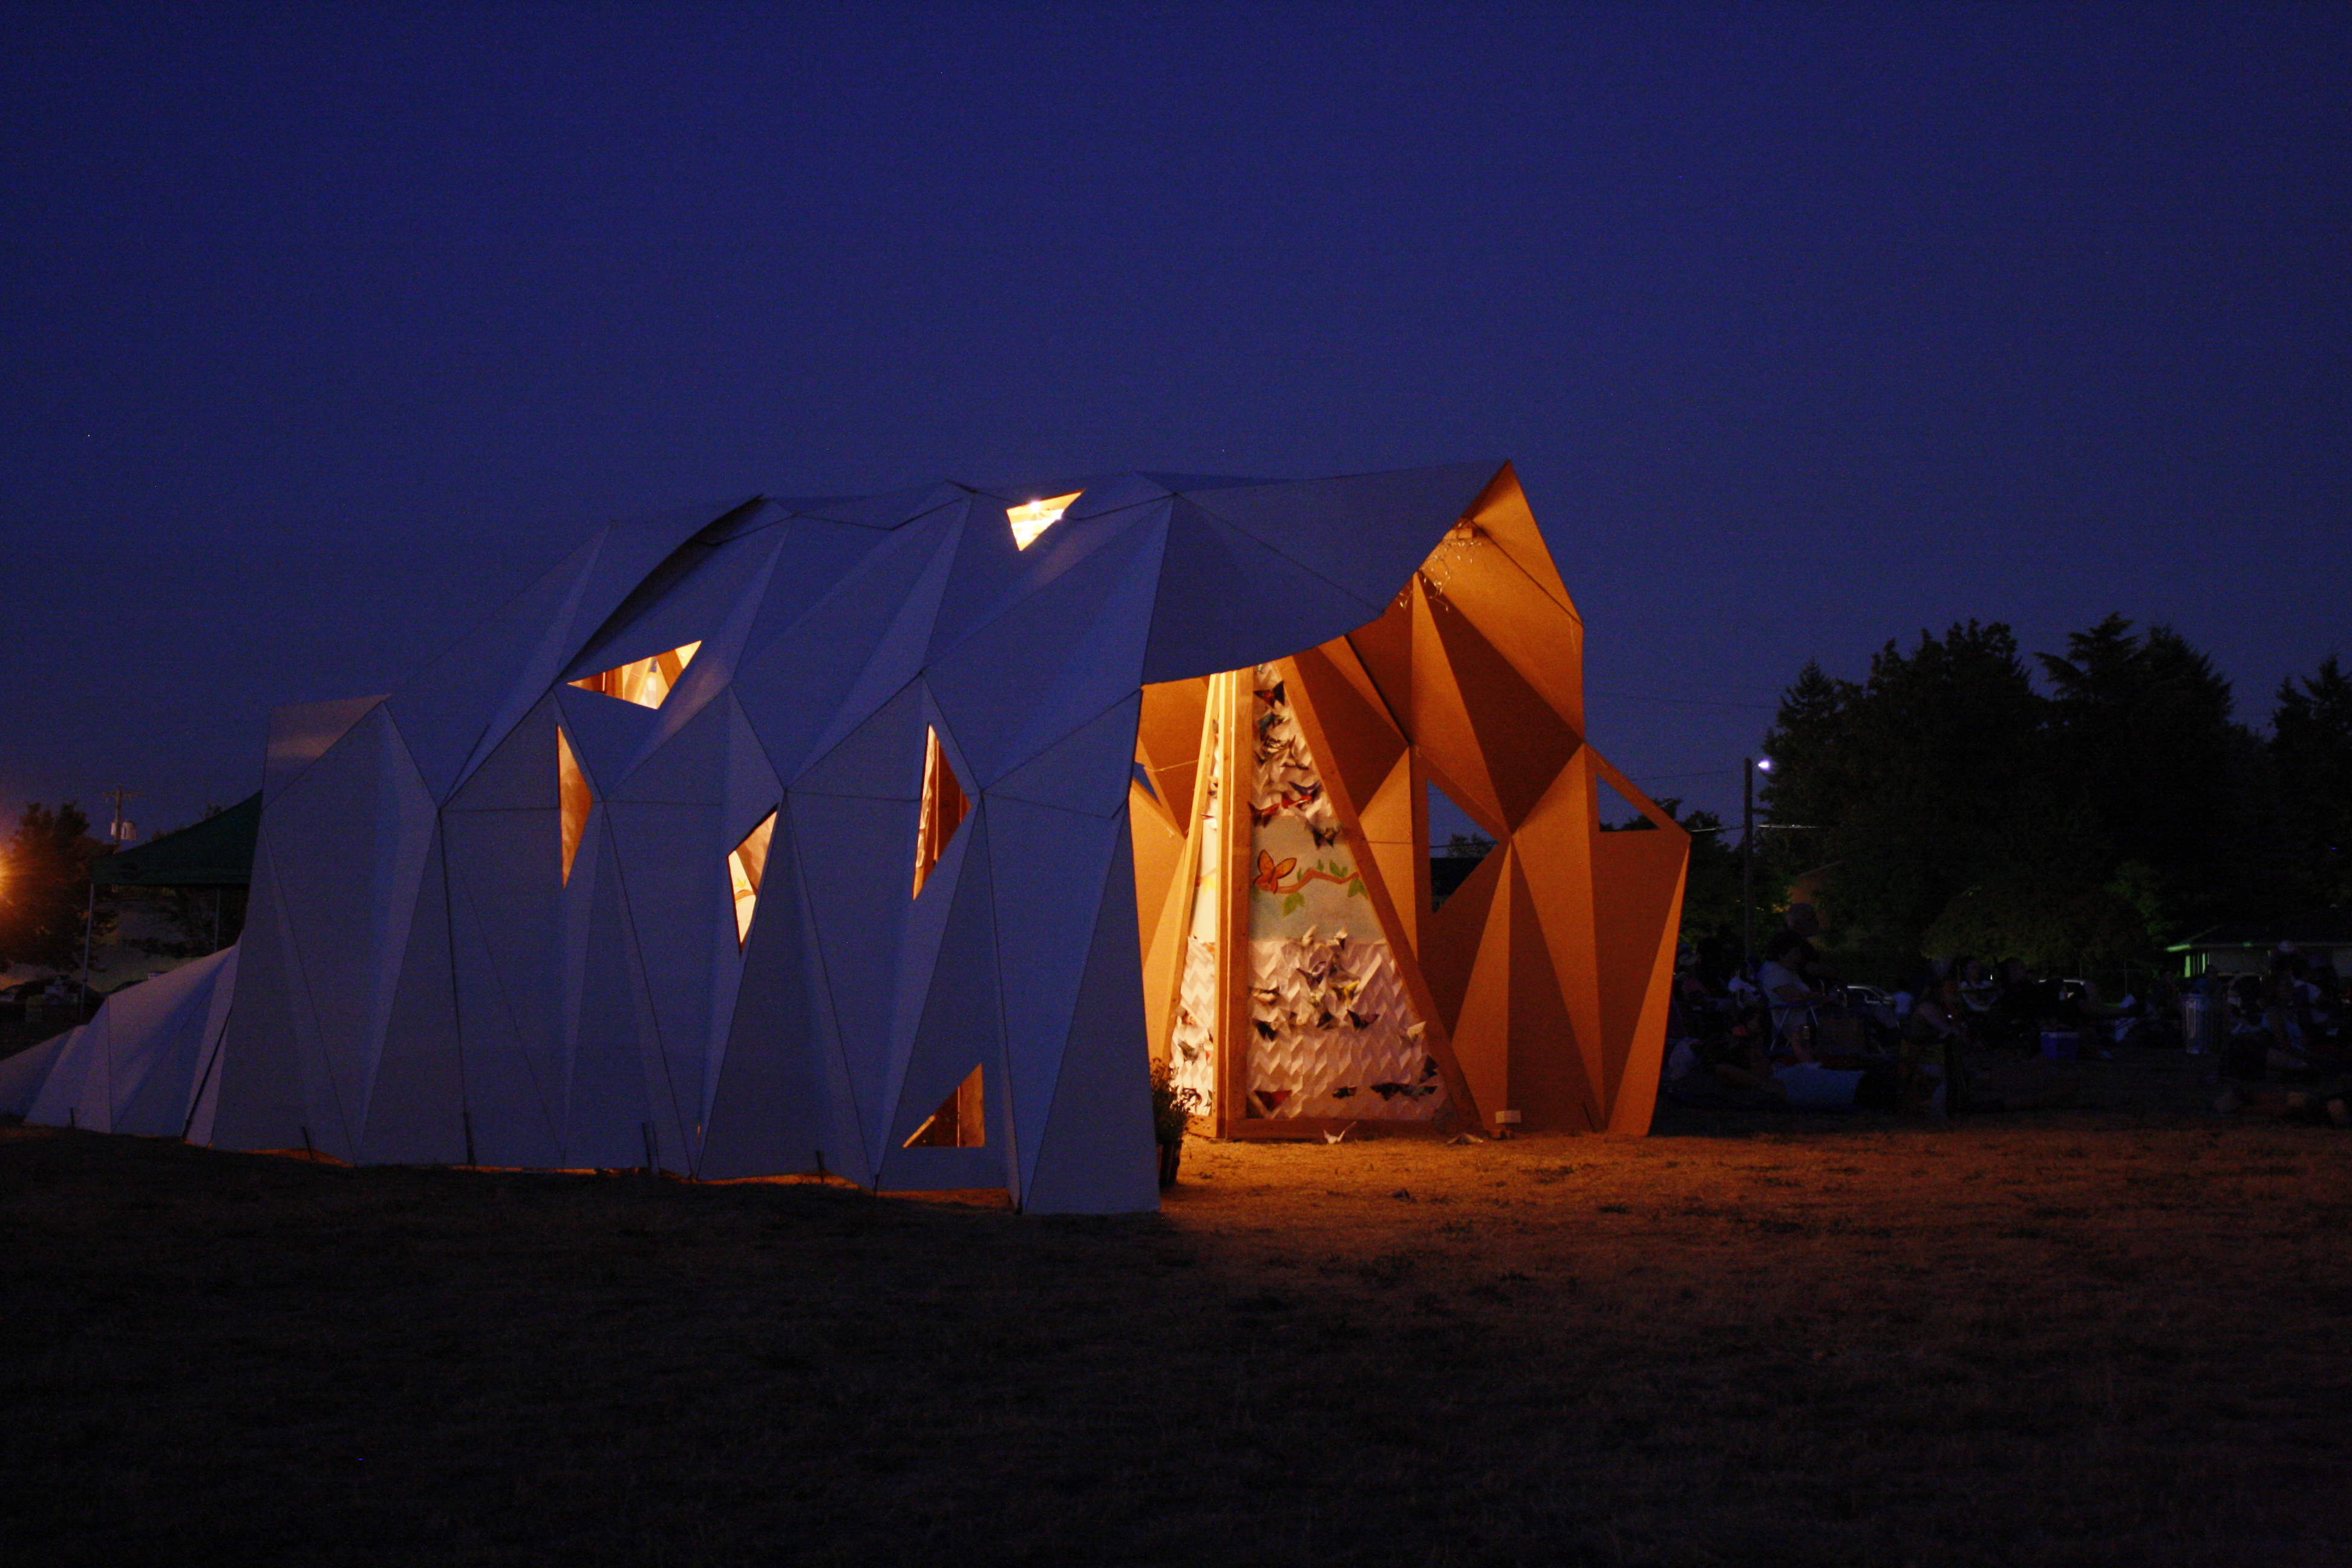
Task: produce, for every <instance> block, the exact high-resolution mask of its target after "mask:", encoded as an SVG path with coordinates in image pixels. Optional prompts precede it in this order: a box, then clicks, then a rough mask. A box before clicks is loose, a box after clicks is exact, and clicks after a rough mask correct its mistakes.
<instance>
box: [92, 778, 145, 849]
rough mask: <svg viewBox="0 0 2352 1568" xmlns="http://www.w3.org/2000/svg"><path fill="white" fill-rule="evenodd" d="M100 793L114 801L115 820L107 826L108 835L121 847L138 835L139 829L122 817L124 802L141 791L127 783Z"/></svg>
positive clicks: (116, 845)
mask: <svg viewBox="0 0 2352 1568" xmlns="http://www.w3.org/2000/svg"><path fill="white" fill-rule="evenodd" d="M99 793H100V795H104V796H106V798H107V799H109V800H110V801H112V802H113V803H114V820H113V821H112V822H111V823H110V824H109V825H108V826H107V829H106V836H107V837H109V838H111V839H113V840H114V843H115V847H117V848H120V847H121V846H122V845H123V844H124V843H125V842H127V841H128V840H130V839H131V838H133V837H137V836H138V833H139V829H138V828H136V827H134V826H131V824H130V823H128V822H125V821H124V820H123V819H122V803H123V802H124V801H126V800H129V799H131V798H132V797H133V796H135V795H138V793H139V792H138V791H137V790H135V789H131V788H130V787H128V786H127V785H123V784H116V785H115V786H114V787H113V788H112V789H106V790H100V792H99Z"/></svg>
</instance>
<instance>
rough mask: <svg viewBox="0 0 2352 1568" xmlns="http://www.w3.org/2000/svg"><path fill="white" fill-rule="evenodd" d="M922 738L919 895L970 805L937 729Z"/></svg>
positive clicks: (917, 856)
mask: <svg viewBox="0 0 2352 1568" xmlns="http://www.w3.org/2000/svg"><path fill="white" fill-rule="evenodd" d="M925 733H926V736H927V739H926V740H925V741H924V742H923V815H922V819H921V823H920V825H919V826H918V827H917V828H916V830H915V894H916V896H917V897H920V896H921V895H922V891H923V884H924V883H925V882H926V881H928V880H929V879H930V875H931V868H932V867H934V866H936V865H938V864H939V863H940V856H942V855H944V854H946V853H947V852H948V840H949V839H950V838H953V837H955V831H956V829H957V828H958V827H960V826H962V825H963V819H964V814H965V813H966V812H968V811H970V810H971V797H970V796H969V795H965V794H964V793H963V784H962V783H961V781H959V780H958V779H957V778H956V776H955V769H953V768H952V767H950V766H949V765H948V754H947V752H946V751H945V750H944V749H943V748H942V747H941V746H940V732H939V731H937V730H929V731H926V732H925Z"/></svg>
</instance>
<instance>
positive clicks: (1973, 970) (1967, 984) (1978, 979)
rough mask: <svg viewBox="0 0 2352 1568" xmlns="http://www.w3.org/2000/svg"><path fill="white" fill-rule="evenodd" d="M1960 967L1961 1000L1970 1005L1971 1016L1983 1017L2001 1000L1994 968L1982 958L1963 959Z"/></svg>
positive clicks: (1998, 982)
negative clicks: (1993, 971) (1994, 976)
mask: <svg viewBox="0 0 2352 1568" xmlns="http://www.w3.org/2000/svg"><path fill="white" fill-rule="evenodd" d="M1959 969H1960V1000H1961V1001H1962V1002H1963V1003H1965V1004H1966V1005H1967V1006H1968V1009H1969V1016H1972V1017H1976V1018H1982V1017H1983V1016H1985V1015H1986V1014H1988V1013H1990V1012H1991V1011H1992V1005H1993V1004H1994V1003H1995V1002H1998V1001H1999V1000H2000V981H1998V980H1996V979H1994V978H1993V973H1992V970H1991V969H1990V967H1989V966H1988V965H1987V964H1986V963H1985V962H1984V960H1982V959H1980V958H1969V959H1963V960H1961V961H1960V963H1959Z"/></svg>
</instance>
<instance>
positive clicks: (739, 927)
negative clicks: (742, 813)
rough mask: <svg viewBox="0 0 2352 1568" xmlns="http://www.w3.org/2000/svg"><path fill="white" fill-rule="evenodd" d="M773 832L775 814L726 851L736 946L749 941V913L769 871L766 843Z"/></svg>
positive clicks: (762, 818)
mask: <svg viewBox="0 0 2352 1568" xmlns="http://www.w3.org/2000/svg"><path fill="white" fill-rule="evenodd" d="M775 831H776V814H775V813H774V812H770V813H768V815H767V816H763V817H761V819H760V826H757V827H755V828H753V829H751V832H749V833H747V834H745V835H744V836H743V842H742V843H740V844H738V845H737V846H735V847H734V848H732V849H730V850H729V851H728V852H727V879H728V880H729V881H730V882H732V883H733V884H734V886H735V945H736V946H737V947H740V946H742V945H743V944H744V943H745V942H749V941H751V911H752V910H755V909H757V908H758V907H759V903H760V879H761V876H763V875H765V874H766V872H767V869H768V840H769V839H770V838H771V837H773V835H774V833H775Z"/></svg>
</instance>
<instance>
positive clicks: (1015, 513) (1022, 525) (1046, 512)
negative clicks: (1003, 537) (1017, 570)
mask: <svg viewBox="0 0 2352 1568" xmlns="http://www.w3.org/2000/svg"><path fill="white" fill-rule="evenodd" d="M1084 494H1086V492H1085V491H1084V490H1072V491H1071V492H1070V493H1069V494H1068V495H1066V496H1048V497H1046V498H1045V500H1033V501H1030V502H1028V503H1027V504H1025V505H1023V506H1009V507H1006V508H1005V509H1004V521H1007V522H1009V523H1011V524H1012V525H1013V544H1014V545H1015V546H1016V547H1017V548H1019V549H1022V550H1026V549H1028V548H1029V547H1030V546H1031V545H1033V544H1034V543H1036V542H1037V536H1038V535H1039V534H1041V533H1043V532H1045V531H1046V530H1047V529H1049V528H1051V527H1053V526H1054V525H1055V523H1057V522H1059V521H1062V514H1063V513H1064V512H1066V511H1067V510H1070V503H1071V502H1072V501H1074V500H1077V499H1078V498H1079V497H1080V496H1082V495H1084Z"/></svg>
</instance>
